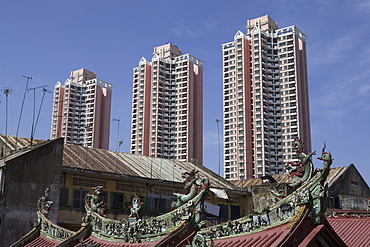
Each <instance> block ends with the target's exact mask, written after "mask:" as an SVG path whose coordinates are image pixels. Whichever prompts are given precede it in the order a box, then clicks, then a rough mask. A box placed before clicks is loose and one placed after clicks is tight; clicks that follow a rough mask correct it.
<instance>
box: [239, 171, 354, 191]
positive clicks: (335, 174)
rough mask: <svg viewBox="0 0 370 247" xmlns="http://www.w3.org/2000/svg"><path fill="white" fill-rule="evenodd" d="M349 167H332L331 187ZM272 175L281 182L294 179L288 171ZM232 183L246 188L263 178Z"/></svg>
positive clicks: (330, 173) (329, 180)
mask: <svg viewBox="0 0 370 247" xmlns="http://www.w3.org/2000/svg"><path fill="white" fill-rule="evenodd" d="M347 168H348V166H344V167H334V168H331V169H330V172H329V175H328V177H327V179H326V183H328V185H329V187H330V186H331V185H332V184H333V183H334V182H335V181H336V179H337V178H338V177H339V176H341V175H342V174H343V173H344V172H345V171H346V169H347ZM272 177H273V178H274V179H275V180H276V181H278V182H279V183H290V181H291V180H292V177H291V176H290V175H289V174H288V173H284V174H280V175H272ZM232 183H233V184H234V185H235V186H237V187H239V188H244V187H249V186H257V185H262V179H261V178H251V179H246V180H239V181H233V182H232Z"/></svg>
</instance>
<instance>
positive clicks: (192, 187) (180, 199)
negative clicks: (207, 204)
mask: <svg viewBox="0 0 370 247" xmlns="http://www.w3.org/2000/svg"><path fill="white" fill-rule="evenodd" d="M197 173H198V171H195V170H192V171H191V172H184V173H182V177H183V178H184V179H185V181H184V183H185V185H184V192H185V193H187V194H181V193H176V192H174V193H173V195H174V196H176V198H177V200H176V201H174V202H172V204H171V207H172V209H176V208H178V207H180V206H182V205H184V204H185V203H187V202H188V201H190V200H191V199H193V198H194V197H195V196H196V195H197V192H198V191H197V184H196V181H197V180H198V177H196V176H195V175H196V174H197Z"/></svg>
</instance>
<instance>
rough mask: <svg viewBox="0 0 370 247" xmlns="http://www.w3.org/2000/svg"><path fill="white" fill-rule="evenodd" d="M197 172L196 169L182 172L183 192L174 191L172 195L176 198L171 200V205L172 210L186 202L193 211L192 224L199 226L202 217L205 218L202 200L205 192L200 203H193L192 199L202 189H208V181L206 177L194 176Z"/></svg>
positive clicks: (205, 194) (204, 197)
mask: <svg viewBox="0 0 370 247" xmlns="http://www.w3.org/2000/svg"><path fill="white" fill-rule="evenodd" d="M197 173H198V171H195V170H192V171H191V172H184V173H183V174H182V177H183V178H185V181H184V183H185V186H184V192H185V194H181V193H175V192H174V196H176V198H177V200H176V201H174V202H172V204H171V207H172V209H173V210H174V209H176V208H178V207H180V206H182V205H184V204H187V205H188V208H189V209H191V211H193V212H194V216H193V220H194V224H195V225H196V227H198V228H200V227H201V226H202V224H203V219H204V218H205V208H204V200H205V199H206V196H207V193H204V194H203V196H202V201H201V203H198V204H197V205H193V201H192V199H193V198H194V197H195V196H196V195H198V194H199V193H200V192H201V191H202V190H205V191H208V189H209V186H210V183H209V180H208V178H207V177H202V178H201V179H199V177H197V176H196V174H197ZM186 193H187V194H186Z"/></svg>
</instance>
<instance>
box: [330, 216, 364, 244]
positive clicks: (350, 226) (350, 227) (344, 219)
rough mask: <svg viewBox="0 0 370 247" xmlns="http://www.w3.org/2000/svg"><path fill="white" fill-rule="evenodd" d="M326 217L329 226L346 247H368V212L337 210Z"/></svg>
mask: <svg viewBox="0 0 370 247" xmlns="http://www.w3.org/2000/svg"><path fill="white" fill-rule="evenodd" d="M328 215H329V216H328V218H327V219H328V221H329V223H330V225H331V226H332V227H333V229H334V230H335V232H336V233H337V234H338V235H339V237H340V238H341V239H342V240H343V241H344V242H345V243H346V244H347V245H348V246H353V247H355V246H370V234H369V232H368V231H369V229H370V212H367V211H348V210H341V211H339V210H337V211H329V212H328ZM366 231H367V234H366Z"/></svg>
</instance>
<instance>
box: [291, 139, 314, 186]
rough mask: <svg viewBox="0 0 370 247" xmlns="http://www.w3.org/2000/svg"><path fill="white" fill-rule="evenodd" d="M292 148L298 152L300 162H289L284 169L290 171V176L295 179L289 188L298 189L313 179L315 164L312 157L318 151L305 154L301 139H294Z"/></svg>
mask: <svg viewBox="0 0 370 247" xmlns="http://www.w3.org/2000/svg"><path fill="white" fill-rule="evenodd" d="M292 147H293V149H295V150H296V154H297V157H298V159H299V161H298V162H288V163H287V164H285V165H284V167H285V168H286V169H287V170H288V172H289V174H290V176H291V177H293V180H292V182H291V183H290V184H289V186H292V187H298V186H299V185H301V184H302V183H303V182H305V181H307V180H308V179H310V178H311V177H312V171H313V164H312V161H311V157H312V155H315V154H316V151H314V152H312V153H308V154H305V153H304V152H303V149H304V143H303V141H302V140H301V139H300V138H296V139H294V141H293V145H292Z"/></svg>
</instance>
